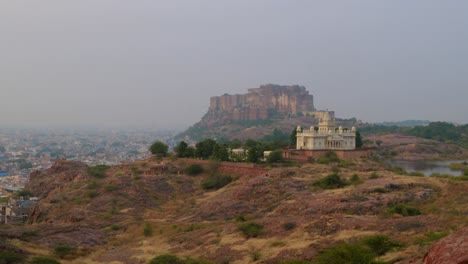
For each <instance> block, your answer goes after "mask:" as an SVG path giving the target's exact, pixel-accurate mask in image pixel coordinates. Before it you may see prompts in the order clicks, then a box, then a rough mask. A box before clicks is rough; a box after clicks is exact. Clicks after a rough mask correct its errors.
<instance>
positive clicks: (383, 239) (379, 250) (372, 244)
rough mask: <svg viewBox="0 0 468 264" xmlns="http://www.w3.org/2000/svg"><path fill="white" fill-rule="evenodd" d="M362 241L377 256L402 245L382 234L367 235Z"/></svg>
mask: <svg viewBox="0 0 468 264" xmlns="http://www.w3.org/2000/svg"><path fill="white" fill-rule="evenodd" d="M363 242H364V244H365V245H366V246H368V247H369V248H370V249H371V250H372V251H373V252H374V253H375V254H376V255H378V256H381V255H384V254H385V253H387V252H388V251H390V250H392V249H394V248H399V247H401V246H402V245H401V244H400V243H398V242H397V241H395V240H392V239H390V238H389V237H387V236H383V235H375V236H370V237H367V238H365V239H364V240H363Z"/></svg>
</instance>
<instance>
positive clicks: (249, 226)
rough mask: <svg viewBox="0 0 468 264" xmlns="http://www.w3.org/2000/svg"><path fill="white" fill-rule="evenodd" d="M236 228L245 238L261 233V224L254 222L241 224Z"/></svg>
mask: <svg viewBox="0 0 468 264" xmlns="http://www.w3.org/2000/svg"><path fill="white" fill-rule="evenodd" d="M238 229H239V231H241V232H242V233H243V234H244V236H245V237H246V238H251V237H258V236H260V235H261V234H263V225H262V224H259V223H256V222H248V223H245V224H242V225H240V226H239V228H238Z"/></svg>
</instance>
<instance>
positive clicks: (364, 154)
mask: <svg viewBox="0 0 468 264" xmlns="http://www.w3.org/2000/svg"><path fill="white" fill-rule="evenodd" d="M328 151H329V150H286V151H285V152H284V157H285V158H287V159H292V160H297V161H300V162H309V161H312V160H314V159H317V158H320V157H323V156H325V155H326V154H327V152H328ZM333 152H335V153H336V155H337V156H338V158H340V159H343V160H353V159H360V158H368V157H369V155H370V151H369V150H368V149H358V150H334V151H333Z"/></svg>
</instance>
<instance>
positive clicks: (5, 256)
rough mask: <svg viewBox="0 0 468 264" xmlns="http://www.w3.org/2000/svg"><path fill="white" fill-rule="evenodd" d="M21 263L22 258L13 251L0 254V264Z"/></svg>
mask: <svg viewBox="0 0 468 264" xmlns="http://www.w3.org/2000/svg"><path fill="white" fill-rule="evenodd" d="M22 261H23V256H21V255H20V254H18V253H16V252H13V251H3V252H0V263H6V264H10V263H21V262H22Z"/></svg>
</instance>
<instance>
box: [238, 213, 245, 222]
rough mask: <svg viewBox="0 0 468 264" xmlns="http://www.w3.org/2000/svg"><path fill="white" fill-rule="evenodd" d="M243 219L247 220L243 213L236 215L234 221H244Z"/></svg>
mask: <svg viewBox="0 0 468 264" xmlns="http://www.w3.org/2000/svg"><path fill="white" fill-rule="evenodd" d="M245 221H247V219H245V216H243V215H238V216H237V217H236V222H245Z"/></svg>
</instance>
